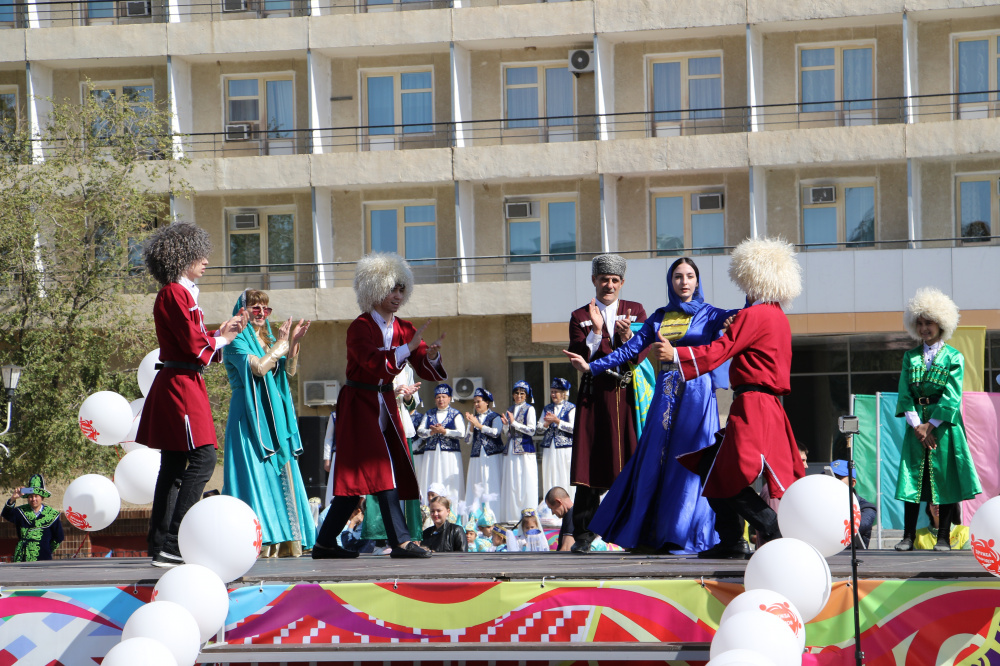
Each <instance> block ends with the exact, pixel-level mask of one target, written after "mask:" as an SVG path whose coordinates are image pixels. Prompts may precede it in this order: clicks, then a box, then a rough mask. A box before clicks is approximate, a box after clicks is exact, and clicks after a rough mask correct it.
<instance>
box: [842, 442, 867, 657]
mask: <svg viewBox="0 0 1000 666" xmlns="http://www.w3.org/2000/svg"><path fill="white" fill-rule="evenodd" d="M845 434H846V435H847V473H848V476H847V488H848V492H847V504H848V508H847V516H848V518H847V522H848V524H849V525H850V534H851V589H852V591H853V593H854V663H855V664H857V666H861V665H862V664H863V663H864V658H865V653H864V652H863V651H862V650H861V608H860V607H859V606H858V545H857V544H856V543H855V542H854V540H855V539H856V538H857V536H858V534H857V531H856V530H855V527H854V498H855V496H856V493H855V491H854V478H855V477H854V434H853V433H845Z"/></svg>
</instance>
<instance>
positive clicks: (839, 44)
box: [795, 38, 878, 126]
mask: <svg viewBox="0 0 1000 666" xmlns="http://www.w3.org/2000/svg"><path fill="white" fill-rule="evenodd" d="M866 47H871V50H872V70H871V73H872V89H871V95H870V97H869V98H868V99H871V100H874V99H875V98H876V97H877V96H878V40H877V39H874V38H872V39H855V40H840V41H832V42H800V43H798V44H796V45H795V105H796V109H797V110H798V113H799V115H800V116H804V117H805V119H807V120H808V121H809V122H817V121H821V120H823V118H822V116H824V115H825V116H827V117H828V118H829V119H831V120H834V121H835V122H836V124H837V125H843V126H851V125H875V124H878V104H877V103H876V102H874V101H872V102H871V108H869V109H848V108H846V107H847V105H848V104H850V103H852V102H853V103H856V102H857V101H859V100H845V99H844V50H845V49H847V50H850V49H860V48H866ZM820 49H833V50H834V59H833V63H834V64H833V72H834V74H833V92H834V97H833V99H832V100H830V101H829V102H803V101H802V93H803V90H802V72H803V68H802V52H803V51H812V50H820ZM807 69H809V70H820V69H829V68H827V67H822V68H821V67H810V68H807ZM863 99H865V98H863ZM813 104H832V105H833V110H832V111H806V110H805V109H804V107H806V106H810V105H813ZM852 112H860V113H858V115H857V117H858V121H855V120H854V116H851V115H849V114H850V113H852ZM865 112H867V113H868V114H870V118H869V119H868V120H869V122H863V121H864V120H865V117H864V116H865Z"/></svg>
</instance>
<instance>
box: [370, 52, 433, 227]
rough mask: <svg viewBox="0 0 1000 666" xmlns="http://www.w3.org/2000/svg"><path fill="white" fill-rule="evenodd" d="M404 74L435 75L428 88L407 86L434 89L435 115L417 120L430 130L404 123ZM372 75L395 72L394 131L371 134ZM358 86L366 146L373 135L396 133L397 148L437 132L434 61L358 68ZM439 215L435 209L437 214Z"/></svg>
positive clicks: (425, 90) (393, 75) (389, 74)
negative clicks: (413, 128) (410, 128)
mask: <svg viewBox="0 0 1000 666" xmlns="http://www.w3.org/2000/svg"><path fill="white" fill-rule="evenodd" d="M403 74H430V75H431V87H430V89H429V90H428V89H427V88H420V89H413V90H407V91H406V92H408V93H412V92H430V94H431V119H430V123H416V124H417V125H418V126H419V125H425V124H430V126H431V129H430V131H429V132H406V131H404V125H403V89H402V75H403ZM372 76H375V77H376V78H378V77H385V76H392V78H393V80H392V105H393V107H392V114H393V122H392V124H393V128H392V129H393V131H392V133H391V134H375V135H372V134H370V123H369V121H368V79H369V78H370V77H372ZM358 90H359V91H360V94H359V95H358V100H359V107H360V108H359V109H358V117H359V118H360V119H361V127H362V130H361V131H362V133H363V138H364V141H365V147H369V146H370V138H369V137H370V136H377V137H392V138H393V148H396V147H397V146H398V145H399V144H400V143H402V142H403V141H405V140H407V139H411V138H426V137H428V136H433V135H434V134H435V133H436V130H435V127H436V125H435V123H436V122H437V113H436V109H435V101H436V99H437V82H436V80H435V78H434V65H411V66H406V67H369V68H364V69H359V70H358ZM436 216H437V214H436V211H435V217H436Z"/></svg>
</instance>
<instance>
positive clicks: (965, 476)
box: [896, 345, 983, 504]
mask: <svg viewBox="0 0 1000 666" xmlns="http://www.w3.org/2000/svg"><path fill="white" fill-rule="evenodd" d="M964 374H965V358H964V357H963V356H962V353H961V352H960V351H958V350H957V349H955V348H954V347H951V346H949V345H943V346H942V347H941V349H940V350H939V351H938V353H937V354H936V355H935V357H934V361H933V362H932V363H931V365H930V367H929V368H928V367H926V365H925V362H924V347H923V345H920V346H917V347H915V348H913V349H911V350H909V351H908V352H906V353H905V354H904V355H903V372H902V373H901V374H900V376H899V400H898V402H897V403H896V416H897V417H901V416H904V415H905V414H906V412H909V411H914V412H916V413H917V416H919V417H920V422H921V423H927V422H928V421H929V420H930V419H939V420H940V421H941V425H939V426H938V427H937V428H934V430H933V431H932V432H933V434H934V438H935V439H936V440H937V449H935V450H933V451H925V449H924V447H923V445H921V444H920V442H919V441H917V435H916V433H915V432H914V431H913V428H909V427H908V428H907V429H906V435H905V436H904V437H903V450H902V451H901V452H900V457H899V480H898V482H897V484H896V499H898V500H902V501H904V502H920V501H921V500H922V499H926V498H927V497H930V501H932V502H933V503H934V504H952V503H955V502H961V501H962V500H967V499H972V498H973V497H975V496H976V495H978V494H979V493H981V492H983V489H982V487H981V486H980V485H979V476H978V475H977V474H976V468H975V465H974V464H973V462H972V454H971V453H969V443H968V441H967V440H966V439H965V425H964V423H963V422H962V377H963V375H964ZM921 403H923V404H921ZM925 454H926V455H925ZM925 461H926V462H929V463H930V475H929V478H930V486H931V487H930V488H929V489H928V492H926V493H925V492H924V489H923V488H922V487H921V483H922V481H923V475H924V464H925Z"/></svg>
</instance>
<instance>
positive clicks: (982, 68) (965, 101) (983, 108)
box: [954, 35, 1000, 118]
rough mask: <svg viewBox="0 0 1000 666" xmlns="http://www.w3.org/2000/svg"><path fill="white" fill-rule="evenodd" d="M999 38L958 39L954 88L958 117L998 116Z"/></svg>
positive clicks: (956, 43)
mask: <svg viewBox="0 0 1000 666" xmlns="http://www.w3.org/2000/svg"><path fill="white" fill-rule="evenodd" d="M998 57H1000V36H996V35H989V36H986V35H984V36H981V37H977V38H968V39H957V40H955V58H954V62H955V89H956V92H957V93H958V116H959V118H987V117H989V116H993V115H996V113H995V112H996V107H995V104H991V102H995V101H996V100H997V90H998V89H1000V68H998V67H997V58H998Z"/></svg>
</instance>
